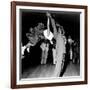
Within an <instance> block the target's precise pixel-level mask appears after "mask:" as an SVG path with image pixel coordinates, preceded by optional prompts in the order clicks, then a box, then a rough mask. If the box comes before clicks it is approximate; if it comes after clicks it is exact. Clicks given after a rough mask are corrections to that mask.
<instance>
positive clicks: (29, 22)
mask: <svg viewBox="0 0 90 90" xmlns="http://www.w3.org/2000/svg"><path fill="white" fill-rule="evenodd" d="M46 12H47V11H41V10H21V14H20V15H21V20H20V21H21V23H20V25H21V32H22V34H21V35H22V43H23V44H26V43H27V38H26V33H27V32H28V31H29V28H30V27H35V26H37V24H38V23H39V22H42V23H44V24H45V26H46V24H47V16H46ZM49 12H50V13H51V16H52V17H53V18H54V19H55V21H56V22H58V23H59V24H60V25H62V26H63V28H64V30H65V35H66V37H68V35H70V36H71V37H72V39H74V40H79V39H80V12H62V11H59V12H58V11H49Z"/></svg>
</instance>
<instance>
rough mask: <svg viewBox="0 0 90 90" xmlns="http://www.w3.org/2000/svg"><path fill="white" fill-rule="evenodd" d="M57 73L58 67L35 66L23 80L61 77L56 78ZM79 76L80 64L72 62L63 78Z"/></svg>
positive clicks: (27, 71)
mask: <svg viewBox="0 0 90 90" xmlns="http://www.w3.org/2000/svg"><path fill="white" fill-rule="evenodd" d="M58 70H59V69H58ZM56 72H57V71H56V65H50V64H47V65H38V66H34V67H31V68H29V69H28V70H26V71H25V72H24V73H23V75H22V78H43V77H59V76H55V73H56ZM79 74H80V68H79V64H72V62H70V64H69V65H68V66H67V68H66V70H65V72H64V74H63V76H64V77H65V76H79Z"/></svg>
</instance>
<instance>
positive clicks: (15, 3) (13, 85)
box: [10, 1, 88, 89]
mask: <svg viewBox="0 0 90 90" xmlns="http://www.w3.org/2000/svg"><path fill="white" fill-rule="evenodd" d="M16 6H41V7H53V8H74V9H83V10H84V21H85V22H84V25H85V26H84V36H85V38H84V51H85V52H84V66H85V67H84V81H75V82H54V83H43V84H23V85H17V84H16ZM87 9H88V7H87V6H83V5H69V4H52V3H33V2H19V1H12V2H11V38H10V39H11V44H10V51H11V88H12V89H14V88H32V87H48V86H49V87H50V86H66V85H80V84H87V83H88V76H87V74H88V72H87V67H88V66H87V50H88V49H87V44H88V42H87V37H88V36H87V33H88V32H87V19H88V18H87V13H88V11H87Z"/></svg>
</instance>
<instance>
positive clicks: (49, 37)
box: [43, 29, 54, 41]
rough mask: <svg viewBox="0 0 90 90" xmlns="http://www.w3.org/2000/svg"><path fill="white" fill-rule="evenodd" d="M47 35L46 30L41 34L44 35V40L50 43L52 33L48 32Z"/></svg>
mask: <svg viewBox="0 0 90 90" xmlns="http://www.w3.org/2000/svg"><path fill="white" fill-rule="evenodd" d="M47 33H48V32H47V29H46V30H44V31H43V34H44V36H45V38H46V39H48V40H50V41H51V40H52V38H53V37H54V35H53V33H52V32H50V33H49V35H48V34H47Z"/></svg>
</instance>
